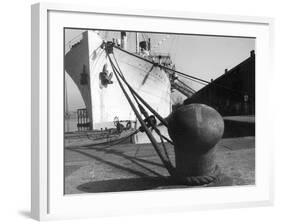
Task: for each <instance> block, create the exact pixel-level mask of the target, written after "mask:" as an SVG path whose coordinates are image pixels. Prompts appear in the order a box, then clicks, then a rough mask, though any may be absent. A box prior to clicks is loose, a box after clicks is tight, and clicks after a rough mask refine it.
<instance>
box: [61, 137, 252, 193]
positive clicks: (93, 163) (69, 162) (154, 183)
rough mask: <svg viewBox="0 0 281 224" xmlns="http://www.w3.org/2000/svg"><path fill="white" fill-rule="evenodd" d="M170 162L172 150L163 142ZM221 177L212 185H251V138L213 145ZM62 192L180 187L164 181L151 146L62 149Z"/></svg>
mask: <svg viewBox="0 0 281 224" xmlns="http://www.w3.org/2000/svg"><path fill="white" fill-rule="evenodd" d="M167 148H168V153H169V157H170V159H171V160H172V162H173V163H174V158H175V157H174V151H173V147H172V146H171V145H170V144H168V143H167ZM216 162H217V164H218V165H219V167H220V169H221V171H222V174H223V178H222V180H221V182H220V183H217V184H215V185H213V186H234V185H253V184H255V137H253V136H249V137H238V138H224V139H222V140H221V141H220V142H219V143H218V144H217V146H216ZM64 172H65V193H66V194H77V193H94V192H119V191H137V190H151V189H168V188H183V187H186V186H178V185H177V186H175V185H174V184H173V183H172V182H171V181H170V180H169V179H168V178H165V177H168V176H169V175H168V172H167V170H166V169H165V168H164V166H163V165H162V163H161V161H160V159H159V157H158V156H157V154H156V153H155V151H154V149H153V147H152V145H151V144H130V143H126V144H121V145H120V144H119V145H113V146H110V147H105V146H94V145H92V146H91V145H87V146H77V145H76V146H75V145H73V144H69V145H68V144H67V140H66V147H65V164H64Z"/></svg>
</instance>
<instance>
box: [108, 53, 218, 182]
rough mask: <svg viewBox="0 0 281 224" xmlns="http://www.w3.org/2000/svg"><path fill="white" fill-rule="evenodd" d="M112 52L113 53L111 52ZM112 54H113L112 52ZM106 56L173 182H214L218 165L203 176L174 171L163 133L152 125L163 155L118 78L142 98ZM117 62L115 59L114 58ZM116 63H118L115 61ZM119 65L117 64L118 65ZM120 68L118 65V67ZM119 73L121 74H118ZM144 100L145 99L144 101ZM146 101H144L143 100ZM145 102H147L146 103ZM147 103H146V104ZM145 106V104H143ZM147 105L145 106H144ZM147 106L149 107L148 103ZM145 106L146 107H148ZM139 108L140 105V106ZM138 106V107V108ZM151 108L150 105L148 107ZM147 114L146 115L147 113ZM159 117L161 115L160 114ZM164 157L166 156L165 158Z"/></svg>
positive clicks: (216, 177)
mask: <svg viewBox="0 0 281 224" xmlns="http://www.w3.org/2000/svg"><path fill="white" fill-rule="evenodd" d="M112 54H113V53H112ZM113 55H114V54H113ZM107 56H108V58H109V61H110V64H111V67H112V70H113V73H114V75H115V77H116V79H117V81H118V84H119V86H120V87H121V90H122V92H123V94H124V95H125V97H126V99H127V101H128V103H129V104H130V106H131V108H132V110H133V111H134V113H135V115H136V117H137V119H138V120H139V122H140V123H141V127H143V129H144V131H145V133H146V135H147V136H148V138H149V140H150V141H151V143H152V145H153V147H154V149H155V151H156V153H157V154H158V156H159V158H160V160H161V161H162V163H163V164H164V166H165V168H166V169H167V171H168V172H169V174H170V175H171V177H172V178H173V179H174V180H175V182H177V183H179V184H185V185H192V186H194V185H206V184H210V183H212V182H214V181H215V180H217V179H218V174H219V172H220V169H219V168H218V166H216V167H215V170H214V171H213V173H212V175H204V176H188V177H185V176H182V175H181V174H178V173H177V172H176V169H175V167H173V165H172V163H171V161H170V158H169V155H168V152H167V149H166V147H165V144H164V141H163V135H162V134H161V132H160V131H159V130H158V129H157V128H156V127H152V128H154V130H155V131H156V133H160V135H159V136H160V139H161V143H162V148H163V150H164V153H165V156H164V155H162V152H161V149H160V148H159V147H158V144H157V142H156V139H155V138H154V136H153V135H152V133H151V132H150V130H149V129H148V127H147V125H146V123H145V121H144V120H143V119H142V117H141V115H140V114H139V112H138V110H137V109H136V107H135V105H134V104H133V102H132V100H131V98H130V97H129V95H128V93H127V92H126V90H125V88H124V86H123V84H122V82H121V80H120V79H122V81H123V82H124V83H125V84H126V85H127V87H128V88H129V90H130V92H131V94H132V95H133V96H134V95H136V97H137V98H138V99H139V100H140V101H142V100H143V99H142V98H141V97H140V96H139V95H137V93H136V92H135V91H134V90H133V88H132V87H130V85H129V84H128V83H127V81H126V79H125V77H124V76H123V73H122V71H120V72H118V70H117V68H116V66H115V65H114V63H113V61H112V59H111V57H110V55H109V54H108V52H107ZM115 60H116V58H115ZM116 63H117V60H116ZM117 64H118V63H117ZM118 67H119V66H118ZM119 69H120V67H119ZM120 73H121V74H120ZM136 97H134V99H135V100H136V101H137V99H136ZM144 102H145V101H144ZM145 103H146V102H145ZM146 104H147V103H146ZM147 105H148V104H147ZM145 106H146V105H145ZM146 107H147V106H146ZM148 107H150V106H149V105H148ZM148 107H147V108H148ZM140 108H141V107H140ZM140 108H139V109H140ZM150 108H151V107H150ZM147 116H148V115H147ZM160 117H161V116H160ZM165 157H166V158H165Z"/></svg>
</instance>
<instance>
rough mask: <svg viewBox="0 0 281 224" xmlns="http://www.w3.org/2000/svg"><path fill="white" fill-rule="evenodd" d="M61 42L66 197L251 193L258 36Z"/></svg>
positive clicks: (73, 32) (87, 35)
mask: <svg viewBox="0 0 281 224" xmlns="http://www.w3.org/2000/svg"><path fill="white" fill-rule="evenodd" d="M62 38H63V40H64V52H63V54H64V55H63V56H64V87H63V89H62V90H61V91H63V92H64V115H63V116H64V162H63V166H64V194H82V193H105V192H123V191H144V190H163V189H165V190H170V189H179V188H181V189H182V188H186V190H189V188H194V187H197V188H198V187H199V188H206V187H234V186H241V185H255V183H256V180H255V175H256V173H255V57H256V53H255V43H256V39H255V38H254V37H240V36H218V35H217V36H215V35H213V36H211V35H198V34H189V33H170V32H169V31H167V32H163V33H159V32H146V31H128V30H101V29H95V28H93V29H82V28H79V27H69V28H67V27H65V28H64V36H63V37H62Z"/></svg>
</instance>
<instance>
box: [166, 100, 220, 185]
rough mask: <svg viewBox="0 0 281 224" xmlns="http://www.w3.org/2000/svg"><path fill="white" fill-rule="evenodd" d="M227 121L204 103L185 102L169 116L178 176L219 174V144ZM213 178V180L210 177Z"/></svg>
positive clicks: (186, 177)
mask: <svg viewBox="0 0 281 224" xmlns="http://www.w3.org/2000/svg"><path fill="white" fill-rule="evenodd" d="M223 131H224V122H223V119H222V117H221V116H220V114H219V113H218V112H217V111H216V110H215V109H213V108H211V107H209V106H207V105H204V104H189V105H184V106H182V107H180V108H179V109H177V110H176V111H174V112H172V113H171V115H170V116H169V117H168V132H169V135H170V137H171V139H172V140H173V142H174V149H175V158H176V168H175V173H176V176H180V177H181V179H182V178H183V179H188V178H189V180H190V179H191V180H195V181H194V182H195V183H197V184H196V185H200V183H201V182H202V184H204V183H206V182H204V181H200V180H199V181H198V180H197V179H196V177H201V178H202V179H203V180H204V178H205V179H208V178H207V177H208V176H212V175H215V174H214V173H215V172H216V171H215V170H216V162H215V145H216V144H217V142H218V141H219V140H220V139H221V137H222V135H223ZM209 182H211V181H209Z"/></svg>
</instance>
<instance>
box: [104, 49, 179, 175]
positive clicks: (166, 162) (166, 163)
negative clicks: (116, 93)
mask: <svg viewBox="0 0 281 224" xmlns="http://www.w3.org/2000/svg"><path fill="white" fill-rule="evenodd" d="M108 58H109V61H110V63H111V66H112V69H113V73H114V75H115V77H116V79H117V81H118V83H119V86H120V87H121V89H122V92H123V94H124V95H125V97H126V99H127V101H128V103H129V104H130V106H131V108H132V110H133V111H134V113H135V115H136V117H137V119H138V120H139V122H140V123H141V126H142V127H143V129H144V131H145V133H146V134H147V136H148V138H149V140H150V142H151V144H152V145H153V147H154V149H155V151H156V153H157V154H158V156H159V158H160V160H161V161H162V163H163V164H164V166H165V167H166V169H167V171H168V172H169V174H170V175H173V173H174V171H173V169H174V167H173V166H172V164H171V161H170V160H169V159H167V158H165V157H164V156H163V155H162V153H161V150H160V148H159V146H158V143H157V142H156V139H155V138H154V136H153V135H152V133H151V132H150V130H149V129H148V127H147V125H146V124H145V122H144V120H143V119H142V117H141V115H140V114H139V112H138V110H137V109H136V107H135V105H134V103H133V102H132V100H131V99H130V97H129V95H128V93H127V92H126V90H125V88H124V86H123V84H122V82H121V80H120V78H119V75H118V71H117V69H116V67H115V65H114V63H113V61H112V59H111V57H110V56H109V55H108Z"/></svg>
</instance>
